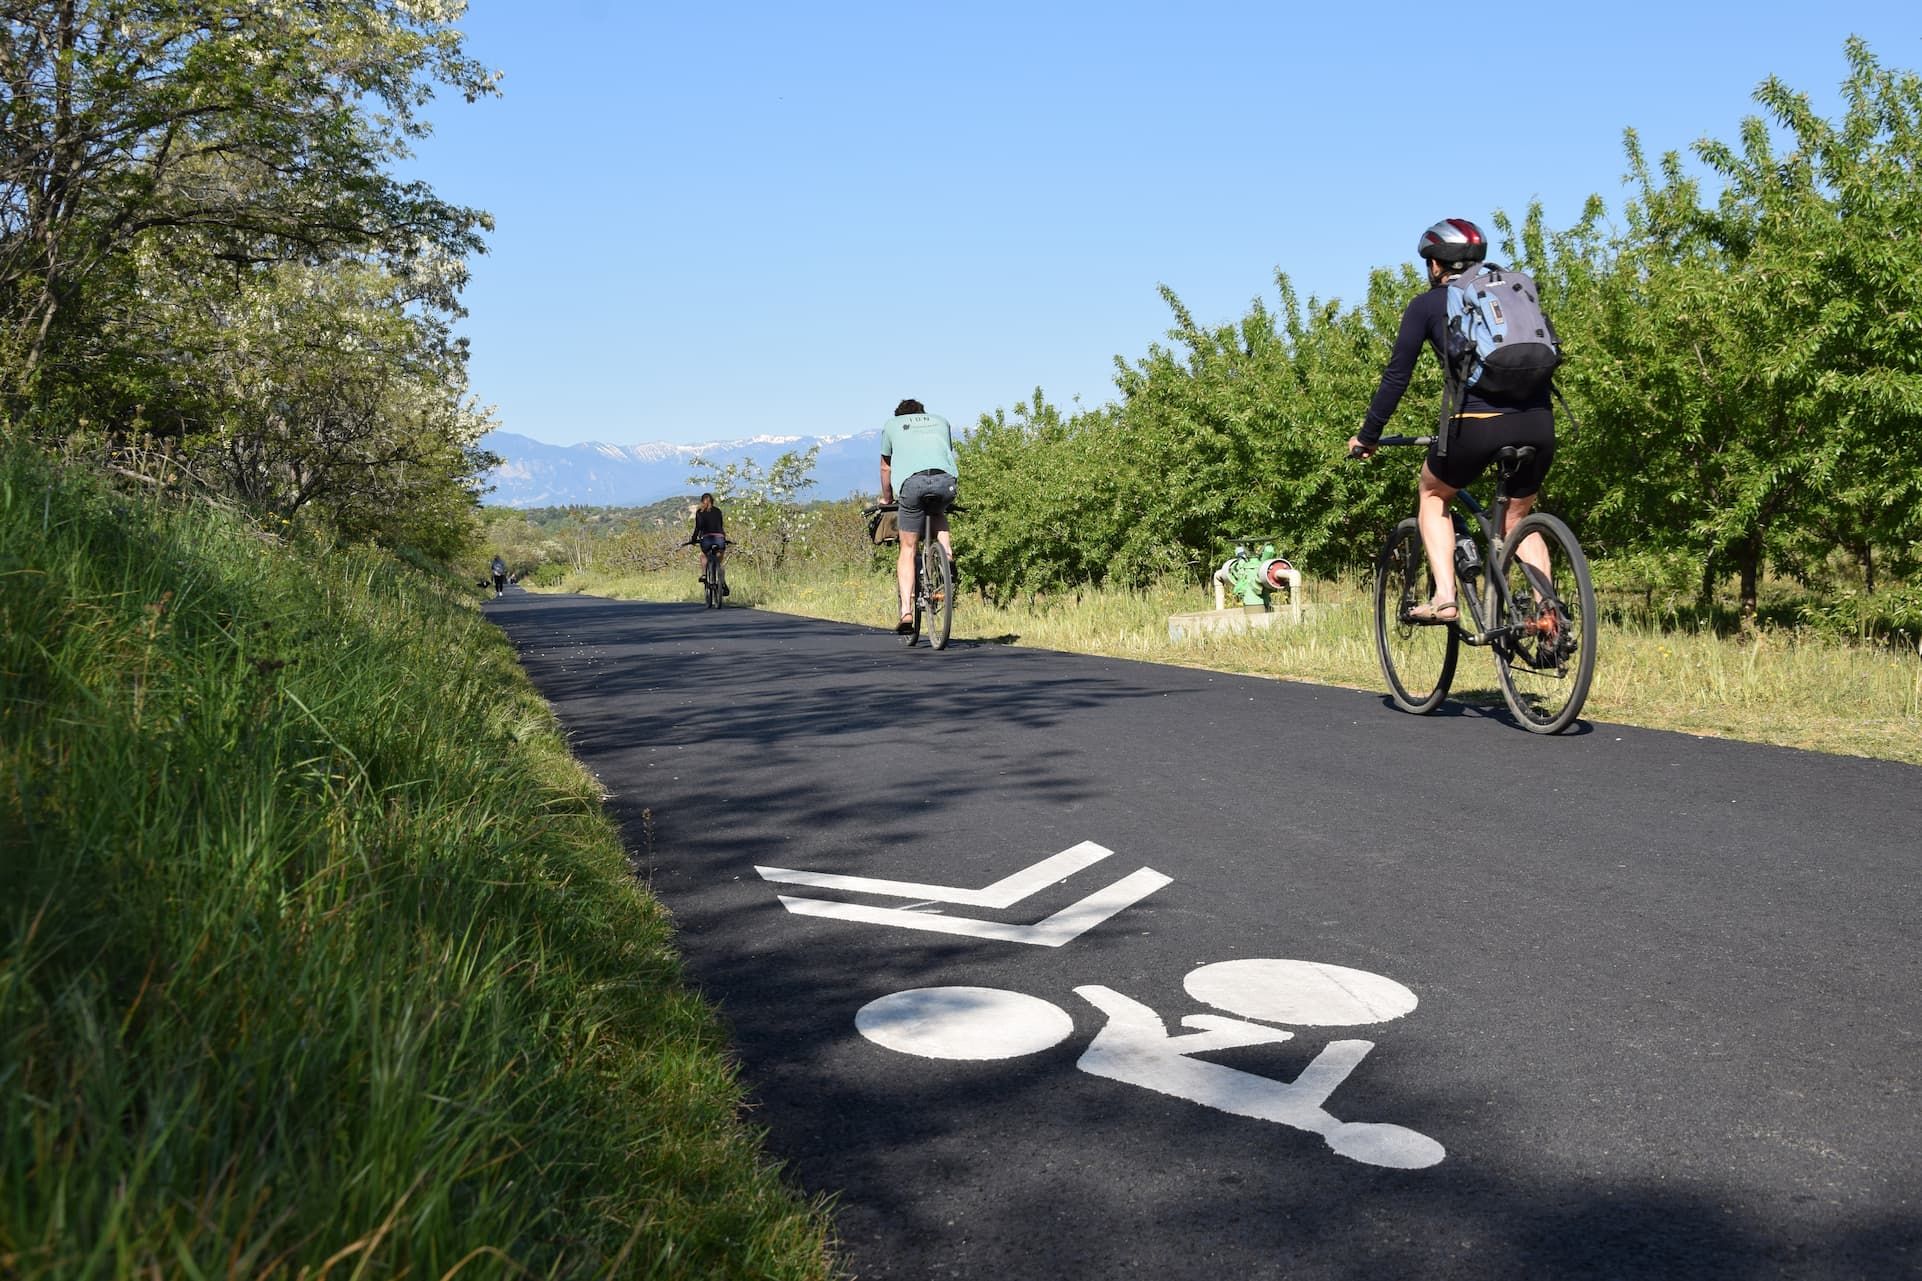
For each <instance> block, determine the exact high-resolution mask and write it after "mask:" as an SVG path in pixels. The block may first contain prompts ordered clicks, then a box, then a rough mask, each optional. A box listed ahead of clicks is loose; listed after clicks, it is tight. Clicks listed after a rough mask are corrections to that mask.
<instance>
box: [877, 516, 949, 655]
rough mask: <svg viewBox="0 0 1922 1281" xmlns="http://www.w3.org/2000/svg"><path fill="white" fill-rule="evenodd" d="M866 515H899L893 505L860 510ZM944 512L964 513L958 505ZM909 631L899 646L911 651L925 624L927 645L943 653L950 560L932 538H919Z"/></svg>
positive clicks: (945, 644) (924, 535)
mask: <svg viewBox="0 0 1922 1281" xmlns="http://www.w3.org/2000/svg"><path fill="white" fill-rule="evenodd" d="M863 510H864V511H865V512H866V514H867V515H869V516H874V515H876V514H878V513H880V512H891V511H899V510H900V507H899V505H898V504H896V503H877V504H876V505H875V506H873V507H867V508H864V509H863ZM945 510H946V511H947V512H948V513H949V514H950V515H952V514H953V513H955V512H962V511H966V510H967V508H965V507H962V506H960V505H959V504H949V505H948V507H947V508H945ZM912 617H913V619H914V624H913V626H912V628H911V629H910V630H909V631H907V632H906V633H905V634H904V635H903V636H902V637H901V643H902V644H903V645H906V646H908V647H909V648H913V647H914V644H915V642H917V641H919V640H920V639H921V628H922V624H923V622H924V621H925V623H926V625H927V632H928V644H929V646H930V647H932V648H934V649H946V648H947V647H948V636H949V634H950V633H951V632H952V631H953V630H954V558H953V557H951V556H949V555H948V551H947V548H945V547H943V546H941V540H940V539H938V538H936V537H934V536H933V535H932V534H923V535H922V538H921V547H920V555H918V556H916V557H915V558H914V609H913V614H912Z"/></svg>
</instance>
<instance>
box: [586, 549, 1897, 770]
mask: <svg viewBox="0 0 1922 1281" xmlns="http://www.w3.org/2000/svg"><path fill="white" fill-rule="evenodd" d="M957 546H958V547H959V548H960V549H961V556H962V559H963V568H964V570H965V563H966V554H967V548H966V540H965V535H964V536H963V539H962V541H961V542H960V543H958V544H957ZM728 578H729V582H730V583H731V585H732V586H733V589H734V595H733V596H732V597H731V598H730V603H731V604H740V605H755V606H759V607H761V608H765V609H773V610H780V611H783V612H786V613H793V614H806V615H810V616H813V617H816V618H832V619H839V620H841V621H844V622H857V623H867V624H871V625H873V626H876V627H886V626H889V625H891V623H892V621H893V618H894V591H893V587H894V583H893V579H892V578H891V577H890V576H888V575H887V574H886V573H877V572H874V571H872V570H870V569H868V568H866V567H854V568H829V567H824V566H811V565H807V564H802V565H800V566H794V567H790V568H788V569H787V570H786V571H784V572H783V573H780V574H769V573H765V572H759V571H757V570H756V569H755V567H754V566H753V565H751V564H749V563H746V562H745V561H743V562H741V563H739V564H730V566H729V570H728ZM559 586H560V588H561V589H562V590H567V591H589V592H596V593H600V594H603V595H613V596H624V597H630V598H634V599H647V600H693V599H695V597H696V593H697V592H698V588H696V587H694V585H693V583H692V581H691V579H690V575H689V573H688V572H683V571H680V570H676V571H672V572H662V573H657V574H647V575H630V576H618V575H607V574H597V573H592V572H580V571H576V572H572V573H569V574H568V575H566V576H565V577H564V578H563V579H562V580H561V583H560V584H559ZM1306 595H1307V598H1308V600H1309V602H1310V603H1311V604H1313V605H1315V606H1317V610H1316V612H1315V613H1314V615H1313V616H1312V617H1311V618H1310V620H1309V621H1307V622H1305V623H1303V624H1302V625H1301V626H1298V627H1275V628H1270V629H1267V630H1264V631H1259V632H1253V633H1249V634H1246V635H1240V636H1224V637H1210V638H1207V639H1203V640H1188V641H1181V642H1171V641H1170V640H1169V639H1168V616H1169V615H1170V614H1176V613H1185V612H1188V611H1190V610H1199V609H1207V608H1209V607H1210V606H1211V605H1212V604H1213V601H1212V599H1210V598H1209V597H1208V596H1207V595H1205V594H1204V593H1203V592H1201V591H1200V590H1199V589H1197V588H1194V587H1188V586H1180V587H1176V586H1164V587H1160V588H1156V589H1154V590H1150V591H1144V592H1122V591H1108V590H1100V591H1088V592H1084V593H1081V594H1079V595H1075V596H1064V597H1055V598H1043V599H1041V600H1038V601H1036V602H1034V603H1032V604H1018V605H1013V606H1007V607H996V606H990V605H988V604H986V603H985V602H983V601H982V600H980V599H979V598H978V597H973V596H964V597H963V598H962V599H961V600H960V601H959V602H958V604H957V606H956V609H955V618H954V627H955V632H954V634H955V637H956V639H957V640H995V641H1001V642H1004V643H1009V644H1021V645H1034V646H1039V647H1042V648H1046V649H1059V650H1067V651H1070V652H1074V653H1082V654H1105V655H1110V656H1113V657H1117V658H1136V659H1142V660H1145V661H1149V662H1157V663H1176V664H1180V665H1183V666H1189V667H1202V668H1207V669H1209V670H1213V671H1226V672H1242V673H1247V674H1250V675H1258V676H1274V677H1280V678H1284V679H1291V680H1308V681H1319V682H1323V683H1327V684H1333V685H1347V686H1351V687H1353V688H1357V689H1368V690H1378V689H1382V688H1383V684H1382V677H1381V670H1380V668H1379V667H1378V666H1377V665H1376V659H1375V641H1374V632H1373V621H1372V615H1371V613H1370V610H1371V605H1370V603H1369V601H1368V599H1367V598H1366V595H1365V593H1364V591H1363V590H1362V588H1361V586H1359V585H1357V584H1351V583H1327V582H1311V583H1309V584H1308V585H1307V590H1306ZM1602 612H1603V614H1604V615H1605V617H1604V619H1603V620H1602V622H1601V625H1600V627H1599V630H1598V635H1599V644H1598V648H1597V656H1598V657H1597V665H1596V672H1595V683H1594V685H1593V687H1592V689H1591V691H1590V694H1589V698H1588V703H1587V705H1586V707H1585V709H1584V711H1583V715H1584V716H1585V717H1587V718H1589V719H1592V720H1597V721H1609V722H1614V723H1616V724H1624V725H1642V726H1647V727H1650V728H1654V729H1670V730H1679V731H1682V732H1685V733H1690V734H1704V735H1714V736H1718V737H1726V738H1739V739H1746V740H1749V741H1752V742H1758V743H1771V744H1775V745H1778V746H1784V747H1801V748H1808V749H1810V750H1814V751H1822V752H1834V753H1841V754H1846V755H1855V756H1874V757H1881V758H1884V759H1887V760H1897V761H1906V762H1908V763H1910V764H1916V765H1922V656H1918V655H1917V654H1916V653H1915V652H1914V651H1913V650H1908V649H1904V648H1902V647H1900V646H1897V645H1882V644H1875V643H1871V642H1854V643H1852V642H1850V641H1847V640H1842V639H1837V638H1835V637H1833V636H1830V635H1826V634H1823V633H1821V632H1817V631H1814V630H1811V629H1786V628H1764V629H1762V630H1760V631H1757V632H1756V633H1754V634H1752V635H1750V636H1747V637H1739V638H1738V637H1724V636H1718V635H1716V634H1714V633H1713V632H1712V631H1708V630H1705V629H1690V628H1686V627H1676V626H1665V625H1663V624H1662V622H1661V621H1660V620H1656V619H1647V618H1644V617H1641V616H1640V615H1639V612H1638V610H1637V609H1636V607H1635V602H1633V601H1630V600H1627V599H1611V598H1610V597H1609V596H1607V595H1604V597H1603V599H1602ZM1452 696H1453V697H1455V698H1457V699H1459V700H1461V701H1464V702H1469V703H1478V704H1483V705H1486V706H1491V707H1499V706H1501V705H1502V698H1501V693H1500V691H1499V689H1498V688H1497V686H1496V684H1495V670H1494V665H1493V664H1492V662H1490V661H1489V658H1488V656H1487V655H1486V654H1485V653H1483V652H1482V651H1479V650H1474V649H1464V650H1463V651H1462V657H1461V665H1460V667H1459V669H1458V670H1457V674H1456V677H1455V687H1454V690H1453V694H1452Z"/></svg>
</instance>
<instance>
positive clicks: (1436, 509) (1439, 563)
mask: <svg viewBox="0 0 1922 1281" xmlns="http://www.w3.org/2000/svg"><path fill="white" fill-rule="evenodd" d="M1457 492H1458V491H1457V490H1455V489H1454V488H1453V487H1452V486H1449V485H1444V484H1442V482H1441V481H1440V480H1439V479H1438V478H1437V477H1436V476H1435V473H1434V472H1432V471H1429V470H1428V464H1426V463H1423V464H1422V469H1421V496H1420V498H1419V499H1418V501H1417V505H1416V508H1415V521H1416V523H1417V524H1418V525H1420V526H1421V545H1422V550H1423V551H1425V552H1427V553H1428V571H1429V573H1431V574H1433V575H1434V577H1435V597H1434V599H1433V600H1432V601H1430V602H1429V603H1430V604H1433V605H1440V604H1443V603H1445V602H1452V601H1453V600H1454V599H1455V522H1454V521H1452V520H1450V519H1449V517H1448V502H1449V500H1450V499H1452V498H1453V497H1454V496H1455V495H1456V493H1457Z"/></svg>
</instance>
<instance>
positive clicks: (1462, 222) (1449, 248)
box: [1415, 218, 1488, 262]
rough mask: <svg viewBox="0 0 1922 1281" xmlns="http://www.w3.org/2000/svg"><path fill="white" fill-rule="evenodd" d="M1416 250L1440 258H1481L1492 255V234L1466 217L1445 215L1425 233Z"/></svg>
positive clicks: (1447, 259)
mask: <svg viewBox="0 0 1922 1281" xmlns="http://www.w3.org/2000/svg"><path fill="white" fill-rule="evenodd" d="M1415 252H1416V253H1418V254H1420V255H1421V256H1422V257H1424V258H1432V259H1434V260H1435V261H1437V262H1480V261H1481V260H1482V259H1484V258H1486V257H1488V237H1487V236H1484V235H1483V234H1482V229H1481V228H1480V227H1477V226H1476V225H1475V224H1474V223H1472V222H1470V221H1468V219H1466V218H1444V219H1442V220H1441V221H1440V222H1438V223H1436V224H1435V225H1434V226H1432V227H1430V228H1429V229H1428V230H1427V231H1424V232H1422V233H1421V241H1420V242H1419V243H1418V244H1417V245H1416V246H1415Z"/></svg>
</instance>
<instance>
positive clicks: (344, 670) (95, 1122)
mask: <svg viewBox="0 0 1922 1281" xmlns="http://www.w3.org/2000/svg"><path fill="white" fill-rule="evenodd" d="M0 862H3V863H4V875H0V1103H3V1104H4V1123H5V1131H4V1136H3V1137H0V1275H5V1276H8V1277H20V1278H53V1277H58V1278H77V1277H107V1276H133V1275H140V1276H149V1275H151V1276H177V1277H204V1276H228V1277H273V1276H285V1277H293V1276H307V1277H320V1276H336V1277H343V1278H344V1277H374V1276H381V1277H391V1276H403V1275H405V1276H410V1277H421V1278H437V1277H444V1276H448V1275H452V1274H454V1273H457V1272H464V1273H465V1274H466V1275H473V1276H483V1275H484V1276H520V1275H537V1276H569V1277H587V1276H604V1275H619V1276H650V1277H653V1276H660V1277H689V1278H694V1277H700V1278H706V1277H721V1276H743V1277H744V1276H753V1277H797V1278H799V1277H821V1276H824V1275H826V1274H827V1273H828V1272H829V1271H830V1270H831V1264H830V1262H829V1260H828V1257H827V1246H826V1243H825V1239H826V1219H825V1215H824V1213H823V1212H822V1209H821V1207H819V1206H811V1205H807V1204H805V1203H803V1202H802V1201H801V1200H799V1199H798V1198H797V1197H796V1196H795V1195H793V1194H792V1192H791V1191H790V1190H788V1189H787V1188H785V1187H784V1186H783V1185H782V1183H781V1182H780V1180H779V1179H778V1178H777V1177H776V1175H775V1173H774V1172H773V1171H772V1170H771V1169H770V1167H769V1166H768V1164H767V1162H766V1161H765V1160H764V1158H763V1157H762V1156H761V1154H760V1151H759V1148H758V1146H757V1142H756V1136H755V1134H754V1133H753V1131H751V1130H750V1129H749V1128H747V1127H745V1126H744V1125H743V1124H742V1122H741V1120H740V1111H741V1104H742V1099H741V1094H740V1090H739V1087H738V1085H737V1082H736V1079H735V1077H734V1075H733V1069H732V1067H731V1065H730V1063H729V1061H728V1058H727V1052H726V1047H725V1044H724V1041H723V1038H722V1035H721V1033H720V1030H719V1028H718V1026H717V1023H716V1020H715V1019H714V1017H713V1014H712V1012H711V1011H710V1010H709V1009H708V1008H707V1007H705V1006H704V1005H703V1004H701V1003H700V1002H699V1001H697V1000H696V999H694V998H693V997H692V996H690V995H689V994H688V993H687V992H686V991H685V990H684V989H683V988H682V985H681V974H680V970H679V967H678V960H677V957H676V954H675V951H674V947H673V940H672V935H671V927H670V923H669V922H668V920H667V919H666V917H665V915H664V913H663V911H662V910H661V908H660V907H659V906H658V905H657V904H656V903H655V902H654V901H653V900H652V899H651V898H649V897H648V896H647V895H646V893H645V892H644V891H643V890H642V889H641V888H640V887H639V886H638V885H637V884H636V882H635V880H634V878H633V877H632V876H631V875H630V874H629V870H628V867H627V865H626V861H625V857H624V854H623V851H622V849H621V846H620V844H619V841H618V839H617V836H616V834H615V832H614V830H613V829H612V827H611V825H610V823H609V822H608V821H607V819H606V818H605V816H604V815H603V813H602V811H601V809H600V805H599V800H598V794H597V790H596V787H595V785H594V783H593V781H592V779H591V778H589V777H588V776H587V775H586V774H585V772H584V771H582V770H581V769H580V767H579V766H578V765H577V764H576V763H575V762H574V761H573V759H572V758H571V757H570V756H569V754H568V752H567V750H566V746H565V744H564V743H563V741H562V739H561V738H560V736H559V734H558V733H557V729H556V726H555V725H554V724H553V722H552V720H551V717H550V715H549V713H548V712H547V710H546V708H545V706H544V705H543V704H542V703H541V701H540V700H539V698H538V697H537V696H536V695H535V694H534V693H533V691H532V690H531V689H530V688H529V687H528V685H527V684H526V682H525V679H524V678H523V677H522V675H521V674H520V672H519V669H518V667H517V666H516V664H515V662H514V657H513V654H512V652H511V650H510V648H509V647H508V646H507V644H506V643H505V641H504V640H503V639H502V637H501V636H500V635H499V633H498V632H496V631H495V630H494V629H493V628H492V627H489V626H487V625H486V624H484V623H483V622H481V621H480V620H479V618H478V617H477V614H476V612H475V611H474V610H472V609H471V608H469V607H468V606H466V605H464V604H463V603H462V602H461V601H460V600H459V599H458V598H457V597H456V595H455V594H454V593H452V592H450V591H447V590H445V589H443V588H442V587H441V586H439V585H437V584H435V583H433V582H431V581H430V580H429V579H428V578H427V577H426V576H424V575H422V574H420V573H418V572H416V571H414V570H411V569H408V568H406V567H404V566H402V565H400V564H398V563H397V562H395V561H394V560H392V559H390V558H387V557H384V556H380V555H376V554H372V553H363V552H348V553H335V554H331V555H327V556H319V555H311V554H302V553H300V552H297V551H295V550H293V549H290V548H288V547H285V546H282V545H279V544H277V543H275V542H273V541H271V540H266V539H263V538H261V537H258V536H257V535H255V534H253V533H251V532H250V531H249V530H248V529H247V528H245V527H244V526H243V525H242V524H240V523H239V522H237V521H232V520H229V519H227V518H225V517H221V516H218V515H215V514H210V513H209V512H207V511H206V510H204V509H196V510H190V511H178V510H176V511H167V510H162V509H159V508H156V507H149V506H146V505H143V504H142V503H140V502H139V501H137V500H133V499H128V498H126V497H123V496H116V495H114V494H111V493H109V492H105V491H103V490H101V489H99V488H98V487H96V486H94V485H92V484H91V483H89V482H87V481H86V480H85V479H84V478H79V477H74V476H70V475H68V476H62V475H57V474H55V473H53V472H51V471H49V470H48V469H47V467H46V466H45V465H44V464H43V463H41V462H40V461H39V460H38V459H37V458H33V457H30V456H27V455H25V454H24V453H22V452H19V451H14V450H10V449H7V448H6V447H5V446H4V444H0Z"/></svg>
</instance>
